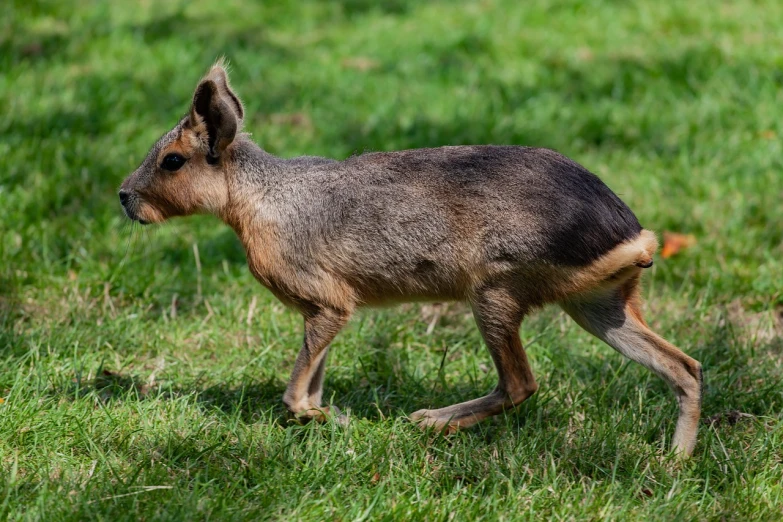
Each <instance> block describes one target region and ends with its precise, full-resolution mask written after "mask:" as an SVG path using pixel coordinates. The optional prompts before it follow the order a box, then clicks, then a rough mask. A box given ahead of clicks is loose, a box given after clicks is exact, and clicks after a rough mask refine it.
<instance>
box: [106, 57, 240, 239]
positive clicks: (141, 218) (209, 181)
mask: <svg viewBox="0 0 783 522" xmlns="http://www.w3.org/2000/svg"><path fill="white" fill-rule="evenodd" d="M243 117H244V109H243V108H242V103H241V102H240V101H239V98H237V96H236V95H235V94H234V93H233V92H232V91H231V87H230V86H229V83H228V76H227V74H226V70H225V68H224V67H223V65H222V63H220V62H219V63H217V64H216V65H214V66H213V67H212V69H210V71H209V73H207V75H206V76H205V77H204V79H202V80H201V82H199V84H198V87H196V92H195V94H194V95H193V102H192V104H191V107H190V111H188V114H187V115H186V116H185V117H183V118H182V119H181V120H180V121H179V123H177V125H176V126H175V127H174V128H173V129H171V131H169V132H168V133H166V134H165V135H164V136H163V137H162V138H160V139H159V140H158V141H157V143H155V145H153V147H152V149H151V150H150V152H149V153H148V154H147V157H146V158H145V159H144V161H143V162H142V163H141V165H140V166H139V168H137V169H136V170H135V171H134V172H133V173H132V174H131V175H130V176H128V177H127V178H126V179H125V181H124V182H123V183H122V186H121V187H120V203H122V207H123V209H124V210H125V214H126V215H127V216H128V217H129V218H130V219H133V220H135V221H138V222H139V223H142V224H147V223H160V222H162V221H165V220H166V219H168V218H170V217H174V216H186V215H189V214H195V213H198V212H218V211H219V210H220V208H221V207H222V206H223V204H224V203H225V200H226V198H227V190H228V188H227V186H226V176H225V173H224V167H225V160H226V159H227V156H228V154H227V149H228V148H229V146H230V145H231V144H232V143H233V142H234V138H235V137H236V135H237V133H238V132H239V131H240V129H241V127H242V119H243Z"/></svg>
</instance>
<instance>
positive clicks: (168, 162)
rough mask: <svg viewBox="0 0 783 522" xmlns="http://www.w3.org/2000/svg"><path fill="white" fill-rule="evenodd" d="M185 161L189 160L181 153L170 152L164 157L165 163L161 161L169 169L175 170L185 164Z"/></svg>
mask: <svg viewBox="0 0 783 522" xmlns="http://www.w3.org/2000/svg"><path fill="white" fill-rule="evenodd" d="M185 161H187V160H186V159H185V158H184V157H183V156H180V155H179V154H168V155H166V157H165V158H163V163H161V164H160V166H161V167H162V168H164V169H166V170H168V171H171V172H174V171H175V170H179V169H180V167H182V165H184V164H185Z"/></svg>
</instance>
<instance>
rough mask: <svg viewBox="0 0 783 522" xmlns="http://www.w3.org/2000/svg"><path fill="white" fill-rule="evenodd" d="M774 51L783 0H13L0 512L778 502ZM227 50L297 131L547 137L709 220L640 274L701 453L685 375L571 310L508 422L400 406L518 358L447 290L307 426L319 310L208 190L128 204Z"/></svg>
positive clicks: (547, 341) (306, 144)
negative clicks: (681, 421) (486, 339)
mask: <svg viewBox="0 0 783 522" xmlns="http://www.w3.org/2000/svg"><path fill="white" fill-rule="evenodd" d="M781 48H783V5H782V4H780V3H779V2H772V1H758V2H750V1H743V2H707V1H702V0H697V1H694V2H688V3H685V2H681V3H675V2H655V1H647V0H645V1H635V2H616V1H608V0H607V1H596V2H581V1H575V0H571V1H567V0H563V1H543V0H540V1H531V2H524V3H522V2H513V1H506V0H482V1H465V2H437V1H436V2H427V3H421V2H413V1H406V0H392V1H389V2H382V3H379V2H371V1H365V0H346V1H301V2H286V1H282V2H250V1H240V0H232V1H228V2H219V1H217V0H205V1H201V2H164V1H154V0H145V1H139V2H125V3H121V2H108V1H86V2H78V3H77V2H62V1H57V2H55V1H25V2H20V1H16V0H14V1H11V2H10V3H8V5H6V6H5V7H4V10H3V16H2V18H1V19H0V356H1V357H3V364H2V366H0V397H1V398H2V399H3V403H2V404H0V461H2V471H3V475H4V478H5V480H4V483H3V484H2V485H0V487H1V488H2V490H0V499H3V500H2V504H0V506H1V507H0V512H2V513H3V515H4V516H6V517H8V518H10V519H42V518H43V519H47V520H52V519H79V520H84V519H96V520H105V519H112V520H121V519H134V520H135V519H141V518H144V519H148V520H157V519H161V520H165V519H206V518H217V519H231V518H237V519H259V518H292V519H322V518H329V519H363V518H364V519H384V518H389V519H407V518H421V519H428V520H436V519H452V518H457V519H459V518H465V517H467V518H472V519H487V520H510V519H518V518H521V519H525V518H533V517H535V518H541V517H545V518H550V519H569V520H572V519H638V518H648V519H661V520H671V519H674V518H684V519H720V518H723V519H726V520H740V519H741V520H751V519H759V520H776V519H780V518H781V517H782V516H783V511H781V504H782V503H783V489H782V488H781V485H780V483H781V480H783V450H781V442H783V441H781V439H783V417H781V407H782V406H783V389H782V388H781V384H780V382H781V377H783V363H782V362H781V355H783V342H782V341H781V332H782V331H783V325H782V324H781V323H782V322H783V320H782V319H781V307H783V284H781V283H782V282H783V262H781V256H783V205H781V201H783V176H781V136H782V135H783V126H782V124H781V120H782V118H781V116H782V115H783V112H782V111H781V109H780V107H782V106H783V94H781V93H782V92H783V90H782V89H781V87H782V86H783V58H781V54H780V52H779V50H780V49H781ZM221 55H225V56H226V57H227V58H229V60H230V61H231V63H232V71H231V73H232V74H231V77H232V83H233V85H234V87H235V89H236V91H237V93H238V94H239V95H240V97H241V98H242V100H243V102H244V104H245V106H246V112H247V114H248V117H247V120H246V122H245V128H246V130H247V131H248V132H251V133H252V134H253V137H254V139H255V140H256V141H257V142H258V143H259V145H261V146H262V147H264V148H265V149H266V150H267V151H269V152H271V153H274V154H278V155H281V156H285V157H291V156H296V155H301V154H319V155H326V156H331V157H337V158H343V157H346V156H348V155H350V154H353V153H356V152H362V151H366V150H394V149H402V148H413V147H424V146H438V145H455V144H483V143H494V144H520V145H535V146H545V147H550V148H554V149H556V150H558V151H560V152H562V153H564V154H566V155H568V156H570V157H572V158H574V159H575V160H577V161H579V162H580V163H582V164H584V165H585V166H587V167H588V168H589V169H590V170H592V171H593V172H595V173H597V174H598V175H599V176H601V177H602V178H603V179H604V181H605V182H606V183H607V184H608V185H609V186H610V187H611V188H612V189H613V190H614V191H615V192H617V193H618V194H619V195H620V196H621V197H622V198H623V199H624V200H625V201H626V202H627V203H628V204H629V206H630V207H631V208H632V209H634V211H635V212H636V214H637V216H638V217H639V219H640V221H641V222H642V224H643V225H644V226H645V227H647V228H651V229H653V230H657V231H663V230H671V231H676V232H681V233H689V234H694V235H695V237H696V239H697V244H696V245H695V246H693V247H691V248H690V249H687V250H684V251H683V252H681V253H680V254H678V255H677V256H675V257H673V258H670V259H666V260H663V259H656V265H655V268H654V269H653V270H651V271H650V272H649V273H648V277H647V280H646V289H647V295H648V304H647V315H648V320H649V321H650V322H651V323H652V324H653V326H654V327H655V328H656V329H658V330H659V331H660V332H661V333H662V334H663V335H665V336H667V337H668V338H669V339H671V340H672V341H673V342H675V344H678V345H679V346H680V347H682V348H683V349H684V350H686V351H687V352H688V353H689V354H691V355H693V356H694V357H696V358H697V359H699V360H701V361H702V363H703V364H704V368H705V375H706V381H707V384H706V390H705V391H706V396H705V402H704V416H705V419H707V420H709V421H714V422H712V425H711V426H706V425H705V426H704V427H703V429H702V432H701V437H700V443H699V445H698V446H697V449H696V454H695V456H694V458H693V459H692V460H691V461H690V462H688V463H686V464H682V465H678V464H676V463H674V462H672V461H670V460H668V459H667V458H666V457H665V447H666V445H667V444H668V442H669V439H670V438H671V433H672V431H673V428H674V425H673V419H674V416H675V410H676V408H675V405H674V401H673V398H672V396H671V395H670V394H669V392H668V390H666V388H665V386H664V385H663V384H662V383H661V382H660V381H659V380H657V378H655V377H654V376H651V375H649V374H648V372H646V371H645V370H643V369H641V368H639V367H638V366H636V365H633V364H627V363H626V362H625V361H624V360H623V359H622V358H621V357H620V356H619V355H617V354H615V353H614V352H613V351H612V350H611V349H609V348H608V347H606V346H603V345H601V344H600V343H598V342H597V341H595V340H593V339H592V338H590V337H589V336H587V335H586V334H584V333H583V332H581V331H580V330H579V329H578V327H576V326H575V325H573V324H572V323H571V322H569V321H568V320H567V318H565V317H564V316H563V315H562V314H561V313H560V312H559V311H558V310H554V309H547V310H544V311H543V312H541V313H539V314H537V315H536V316H535V317H531V318H530V319H529V320H527V321H526V322H525V324H523V327H522V332H521V334H522V337H523V341H525V342H526V344H527V345H528V347H529V353H530V357H531V359H532V363H533V366H534V371H535V372H536V374H537V376H538V380H539V382H540V384H541V390H540V392H539V393H538V394H537V396H536V397H535V398H534V399H532V400H531V401H529V402H528V403H526V404H525V405H524V406H523V407H521V408H519V409H518V410H516V411H514V412H510V413H509V414H507V415H506V416H504V417H502V418H500V419H497V420H494V421H491V422H487V423H484V424H483V425H481V426H479V427H477V428H475V429H472V430H468V431H466V432H464V433H461V434H459V435H458V436H456V437H454V438H452V439H450V440H444V439H441V438H438V437H433V436H428V435H426V434H422V433H419V432H418V431H417V430H416V429H415V428H414V427H412V426H409V425H406V424H405V423H404V422H402V420H401V419H402V417H403V416H404V414H405V413H407V412H410V411H413V410H415V409H419V408H422V407H428V406H442V405H446V404H450V403H452V402H455V401H458V400H465V399H469V398H473V397H475V396H478V395H480V394H483V393H484V392H485V391H486V390H487V389H489V388H490V387H491V386H492V385H493V384H494V379H495V377H494V375H493V372H492V371H487V368H488V367H491V363H490V361H489V357H488V356H487V354H486V353H485V350H484V348H483V347H482V346H481V342H480V337H479V335H478V333H477V332H476V330H475V327H474V325H473V323H472V320H471V318H470V316H469V313H468V310H467V309H466V308H464V307H462V306H459V305H449V306H447V307H445V308H437V307H432V306H423V307H422V306H403V307H399V308H394V309H387V310H375V311H368V312H365V313H363V314H361V315H360V316H359V317H357V318H356V319H355V320H354V321H353V322H352V323H351V325H350V327H349V328H348V329H347V330H346V331H345V332H344V333H343V334H341V336H340V337H338V339H337V340H336V341H335V343H334V349H333V350H332V354H331V363H330V368H329V371H328V376H327V380H326V394H327V395H328V396H331V398H332V399H333V400H334V402H335V403H336V404H338V405H340V406H347V407H350V408H351V410H352V412H353V415H354V422H353V423H352V425H351V427H350V428H349V429H347V430H341V429H339V428H338V427H336V426H332V425H325V426H317V425H308V426H298V425H292V424H290V423H288V422H287V420H286V418H285V415H284V412H283V408H282V406H281V404H280V397H281V395H282V391H283V389H284V386H285V381H286V379H287V374H288V372H289V371H290V368H291V366H292V362H293V358H294V356H295V354H296V351H297V349H298V344H299V340H300V336H301V325H300V319H299V318H298V316H296V315H295V314H294V313H292V312H289V311H287V310H285V309H284V308H283V307H282V306H280V305H279V304H278V303H276V301H275V300H274V299H273V298H272V297H271V295H270V294H269V293H268V292H267V291H266V290H264V289H263V288H261V287H260V286H259V285H257V284H256V283H255V281H254V280H253V278H252V276H251V275H250V274H249V273H248V271H247V269H246V268H245V265H244V254H243V252H242V249H241V246H240V245H239V243H238V241H237V240H236V239H235V237H234V235H233V233H232V232H231V231H230V230H229V229H227V228H226V227H225V226H223V225H222V224H220V223H219V222H217V220H215V219H214V218H209V217H195V218H188V219H187V220H179V221H174V222H172V223H170V224H167V225H164V226H162V227H156V228H154V229H151V228H145V229H140V228H139V227H135V228H134V227H131V226H130V224H128V223H127V222H126V221H125V220H124V218H123V216H122V214H121V210H120V208H119V204H118V202H117V197H116V190H117V188H118V186H119V183H120V182H121V181H122V179H123V178H124V177H125V176H126V175H127V173H129V172H130V171H132V170H133V169H134V168H135V167H136V166H137V165H138V163H139V162H140V161H141V160H142V159H143V158H144V156H145V154H146V152H147V150H148V148H149V147H150V145H152V143H154V141H155V140H156V139H157V138H158V137H159V136H160V135H161V134H163V133H164V132H166V131H167V130H168V129H169V128H171V127H172V126H173V125H174V124H175V123H176V121H177V119H178V117H179V116H180V115H181V114H183V113H184V112H185V111H186V110H187V108H188V103H189V101H190V96H191V94H192V91H193V89H194V88H195V85H196V82H197V81H198V79H199V78H200V77H201V75H202V74H203V73H204V72H205V71H206V69H207V68H208V66H209V65H210V64H211V63H212V62H213V61H214V60H215V59H216V58H217V57H218V56H221ZM196 259H198V261H199V263H196ZM199 267H200V268H199ZM433 322H434V328H432V330H431V332H429V333H428V327H429V325H430V324H431V323H433ZM447 348H448V349H447ZM442 361H443V365H442V366H441V362H442ZM740 413H742V414H743V415H740Z"/></svg>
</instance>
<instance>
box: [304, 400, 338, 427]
mask: <svg viewBox="0 0 783 522" xmlns="http://www.w3.org/2000/svg"><path fill="white" fill-rule="evenodd" d="M294 416H295V417H296V419H297V420H298V421H299V422H309V421H311V420H313V421H315V422H322V423H323V422H327V421H328V420H330V419H332V420H334V421H335V422H336V423H337V424H339V425H340V426H347V425H348V423H349V422H350V420H349V417H348V415H347V414H344V413H342V412H341V411H340V409H339V408H338V407H337V406H334V405H332V406H318V407H310V408H307V409H304V410H302V411H299V412H297V413H295V414H294Z"/></svg>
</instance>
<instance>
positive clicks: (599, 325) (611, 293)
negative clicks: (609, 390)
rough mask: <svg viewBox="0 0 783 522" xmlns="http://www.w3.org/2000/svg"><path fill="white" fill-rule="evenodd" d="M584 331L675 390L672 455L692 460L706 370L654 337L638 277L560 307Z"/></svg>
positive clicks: (570, 301) (656, 336) (667, 343)
mask: <svg viewBox="0 0 783 522" xmlns="http://www.w3.org/2000/svg"><path fill="white" fill-rule="evenodd" d="M561 306H562V307H563V309H564V310H565V311H566V312H567V313H568V314H569V315H570V316H571V317H573V318H574V319H575V320H576V322H577V323H579V325H580V326H582V328H584V329H585V330H587V331H588V332H590V333H592V334H593V335H595V336H596V337H598V338H599V339H601V340H603V341H604V342H606V343H607V344H608V345H609V346H611V347H612V348H614V349H615V350H617V351H618V352H620V353H621V354H623V355H625V356H626V357H628V358H629V359H632V360H634V361H636V362H638V363H640V364H641V365H643V366H645V367H647V368H648V369H650V370H652V371H653V372H655V373H656V374H658V375H659V376H660V377H661V378H662V379H663V380H664V381H666V383H667V384H668V385H669V386H670V387H671V388H672V390H673V391H674V393H675V395H676V396H677V401H678V403H679V407H680V412H679V418H678V419H677V428H676V430H675V432H674V439H673V441H672V449H673V450H674V451H675V452H676V453H679V454H681V455H684V456H687V455H690V454H691V453H692V452H693V448H694V446H695V445H696V433H697V431H698V428H699V415H700V412H701V393H702V372H701V364H699V362H698V361H696V360H694V359H692V358H691V357H688V356H687V355H685V354H684V353H683V352H682V351H680V350H679V349H678V348H677V347H676V346H674V345H672V344H671V343H669V342H667V341H666V340H665V339H663V338H662V337H660V336H659V335H658V334H656V333H655V332H653V331H652V330H651V329H650V328H649V327H648V326H647V323H645V322H644V319H643V318H642V315H641V310H640V299H639V274H636V275H634V276H633V277H631V278H630V279H629V280H628V281H626V282H624V283H622V284H621V285H619V286H617V287H615V288H612V289H606V290H603V291H600V292H598V293H596V294H590V295H589V296H585V297H581V298H577V299H573V300H569V301H567V302H563V303H561Z"/></svg>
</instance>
